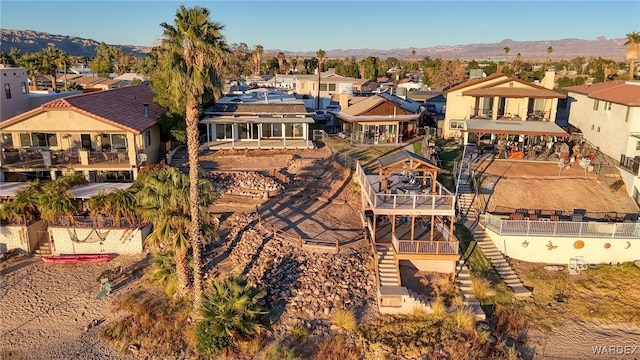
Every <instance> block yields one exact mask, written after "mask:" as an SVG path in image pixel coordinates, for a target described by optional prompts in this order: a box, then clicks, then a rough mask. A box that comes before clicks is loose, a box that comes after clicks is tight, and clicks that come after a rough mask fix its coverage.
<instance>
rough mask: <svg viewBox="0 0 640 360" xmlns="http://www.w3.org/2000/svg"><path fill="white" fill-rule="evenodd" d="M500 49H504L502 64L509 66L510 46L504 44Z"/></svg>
mask: <svg viewBox="0 0 640 360" xmlns="http://www.w3.org/2000/svg"><path fill="white" fill-rule="evenodd" d="M502 50H504V64H505V66H509V52H510V51H511V48H510V47H508V46H505V47H503V48H502Z"/></svg>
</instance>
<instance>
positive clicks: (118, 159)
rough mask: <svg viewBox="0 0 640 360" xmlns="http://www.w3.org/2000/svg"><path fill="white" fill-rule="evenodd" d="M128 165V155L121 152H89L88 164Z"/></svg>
mask: <svg viewBox="0 0 640 360" xmlns="http://www.w3.org/2000/svg"><path fill="white" fill-rule="evenodd" d="M105 162H112V163H121V164H128V163H129V154H128V153H127V152H123V151H117V152H110V151H90V152H89V164H96V163H105Z"/></svg>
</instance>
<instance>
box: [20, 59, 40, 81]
mask: <svg viewBox="0 0 640 360" xmlns="http://www.w3.org/2000/svg"><path fill="white" fill-rule="evenodd" d="M40 63H41V59H40V56H38V54H37V53H28V54H24V55H23V56H22V57H21V58H20V66H22V67H23V68H25V69H26V70H27V76H28V77H29V79H31V86H30V87H29V88H30V89H31V90H38V79H37V77H36V75H38V72H39V70H40V68H41V66H40Z"/></svg>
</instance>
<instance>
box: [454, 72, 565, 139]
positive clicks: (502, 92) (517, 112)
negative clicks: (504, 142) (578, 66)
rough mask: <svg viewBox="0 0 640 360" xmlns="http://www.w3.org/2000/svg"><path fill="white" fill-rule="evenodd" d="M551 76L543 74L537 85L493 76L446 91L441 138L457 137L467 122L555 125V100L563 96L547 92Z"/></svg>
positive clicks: (503, 76) (551, 84)
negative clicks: (544, 123) (541, 123)
mask: <svg viewBox="0 0 640 360" xmlns="http://www.w3.org/2000/svg"><path fill="white" fill-rule="evenodd" d="M554 77H555V73H554V72H547V73H546V74H545V78H544V79H542V81H541V84H542V86H541V85H537V84H534V83H530V82H527V81H524V80H521V79H518V78H516V77H512V76H507V75H504V74H501V73H496V74H492V75H489V76H487V77H484V78H480V79H471V80H467V81H465V82H463V83H461V84H459V85H456V86H454V87H452V88H450V89H448V90H446V91H445V92H444V95H445V96H446V99H447V102H446V106H445V108H446V113H445V118H444V124H443V129H442V135H443V137H445V138H459V137H461V136H462V131H461V130H463V129H464V127H465V120H467V119H490V120H518V121H548V122H555V119H556V112H557V108H558V99H564V98H565V97H566V96H565V95H564V94H562V93H559V92H556V91H553V90H551V89H552V88H553V82H554Z"/></svg>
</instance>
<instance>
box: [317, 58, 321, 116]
mask: <svg viewBox="0 0 640 360" xmlns="http://www.w3.org/2000/svg"><path fill="white" fill-rule="evenodd" d="M316 110H320V59H318V96H317V97H316Z"/></svg>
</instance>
